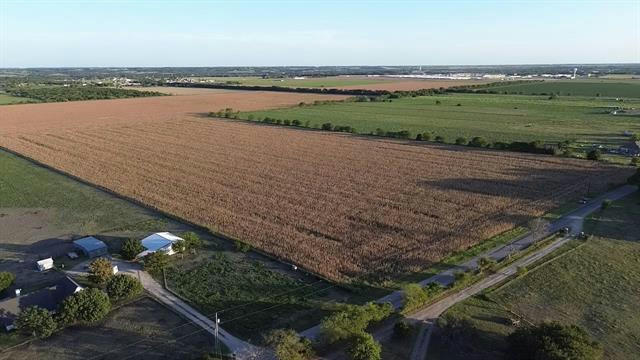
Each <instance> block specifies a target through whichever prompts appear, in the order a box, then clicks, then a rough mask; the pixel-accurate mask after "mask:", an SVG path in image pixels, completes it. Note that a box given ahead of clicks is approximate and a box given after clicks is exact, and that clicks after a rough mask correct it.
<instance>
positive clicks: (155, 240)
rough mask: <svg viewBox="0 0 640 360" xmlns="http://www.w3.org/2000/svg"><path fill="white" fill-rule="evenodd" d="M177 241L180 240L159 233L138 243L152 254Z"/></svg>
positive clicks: (179, 238)
mask: <svg viewBox="0 0 640 360" xmlns="http://www.w3.org/2000/svg"><path fill="white" fill-rule="evenodd" d="M178 240H182V238H181V237H179V236H175V235H173V234H172V233H170V232H159V233H155V234H151V235H149V236H147V237H146V238H144V239H142V240H141V241H140V243H142V246H144V248H145V249H147V250H148V251H149V252H153V251H157V250H159V249H162V248H165V247H167V246H168V245H171V244H173V243H174V242H176V241H178Z"/></svg>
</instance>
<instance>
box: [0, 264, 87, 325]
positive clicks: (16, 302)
mask: <svg viewBox="0 0 640 360" xmlns="http://www.w3.org/2000/svg"><path fill="white" fill-rule="evenodd" d="M80 290H82V286H80V285H78V283H76V282H75V281H73V279H71V278H70V277H68V276H65V277H64V278H62V279H60V280H59V281H58V282H57V283H55V284H53V285H51V286H49V287H46V288H43V289H40V290H36V291H34V292H30V293H28V294H24V295H21V293H20V291H19V290H18V291H16V292H15V293H16V296H15V297H10V298H7V299H4V300H1V301H0V326H2V327H3V328H4V329H5V330H7V331H9V330H13V329H14V322H15V320H16V318H17V317H18V315H19V314H20V311H22V310H24V309H26V308H28V307H29V306H38V307H41V308H43V309H47V310H49V311H51V312H54V313H55V312H56V310H57V309H58V305H60V303H61V302H62V301H63V300H64V299H66V298H67V297H68V296H70V295H73V294H75V293H77V292H78V291H80Z"/></svg>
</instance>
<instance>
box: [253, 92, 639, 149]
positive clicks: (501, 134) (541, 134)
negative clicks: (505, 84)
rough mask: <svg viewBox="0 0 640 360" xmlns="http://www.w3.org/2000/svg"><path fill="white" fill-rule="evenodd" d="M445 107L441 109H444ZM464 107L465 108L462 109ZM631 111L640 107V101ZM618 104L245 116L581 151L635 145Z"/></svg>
mask: <svg viewBox="0 0 640 360" xmlns="http://www.w3.org/2000/svg"><path fill="white" fill-rule="evenodd" d="M438 102H439V104H438ZM458 104H459V106H458ZM624 104H625V106H629V107H636V108H638V107H640V100H633V101H626V102H624ZM617 105H619V103H618V102H617V101H615V100H612V99H597V98H579V97H560V98H559V99H555V100H548V99H547V97H546V96H524V95H491V94H488V95H487V94H448V95H439V96H424V97H415V98H402V99H395V100H393V102H391V103H389V102H346V103H337V104H326V105H313V106H303V107H293V108H286V109H277V110H265V111H256V112H247V113H242V114H241V118H243V119H247V118H248V116H249V115H251V114H252V115H253V116H254V117H255V118H256V119H262V118H264V117H272V118H276V119H282V120H285V119H288V120H294V119H298V120H300V121H302V123H306V122H307V121H309V123H310V125H311V126H312V127H320V125H321V124H323V123H327V122H330V123H332V124H333V125H343V126H346V125H349V126H352V127H355V128H356V130H357V132H358V133H360V134H369V133H372V132H374V131H375V130H376V129H377V128H381V129H383V130H385V131H400V130H408V131H410V132H411V134H412V136H413V137H415V135H416V134H417V133H423V132H430V133H432V138H433V137H435V136H436V135H440V136H444V137H445V139H446V142H450V143H453V142H454V141H455V139H456V138H457V137H465V138H466V139H467V140H470V139H471V138H473V137H475V136H481V137H484V138H485V139H487V140H488V141H490V142H493V141H505V142H511V141H533V140H541V141H543V142H549V143H557V142H560V141H564V140H571V141H577V142H578V143H579V144H578V146H581V145H583V146H591V144H594V143H597V144H602V145H605V146H613V147H617V146H619V145H621V144H624V143H626V142H628V141H629V140H630V138H629V137H625V136H624V135H623V133H624V131H631V132H633V133H640V122H638V121H637V117H632V116H614V115H611V114H610V109H609V108H607V107H609V106H617Z"/></svg>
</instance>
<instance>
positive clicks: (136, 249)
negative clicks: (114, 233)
mask: <svg viewBox="0 0 640 360" xmlns="http://www.w3.org/2000/svg"><path fill="white" fill-rule="evenodd" d="M142 251H144V247H143V246H142V243H141V242H140V240H139V239H127V240H125V241H124V243H123V244H122V248H121V249H120V254H121V255H122V257H123V258H125V259H127V260H133V259H135V258H136V255H138V254H140V253H141V252H142Z"/></svg>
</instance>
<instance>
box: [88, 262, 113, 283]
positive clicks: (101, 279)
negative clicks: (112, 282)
mask: <svg viewBox="0 0 640 360" xmlns="http://www.w3.org/2000/svg"><path fill="white" fill-rule="evenodd" d="M89 274H90V275H89V279H91V281H93V282H95V283H96V284H98V285H104V284H106V283H107V281H109V279H111V277H112V276H113V264H112V263H111V261H109V259H106V258H98V259H95V260H93V261H92V262H91V264H90V265H89Z"/></svg>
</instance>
